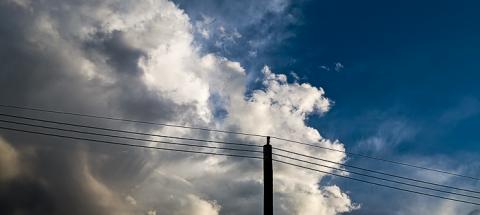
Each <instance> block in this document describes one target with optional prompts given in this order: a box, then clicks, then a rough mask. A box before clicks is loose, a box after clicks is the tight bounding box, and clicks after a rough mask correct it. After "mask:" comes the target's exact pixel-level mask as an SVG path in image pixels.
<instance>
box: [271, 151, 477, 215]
mask: <svg viewBox="0 0 480 215" xmlns="http://www.w3.org/2000/svg"><path fill="white" fill-rule="evenodd" d="M273 161H275V162H278V163H282V164H286V165H290V166H294V167H298V168H303V169H307V170H311V171H315V172H320V173H324V174H327V175H333V176H337V177H341V178H345V179H349V180H354V181H359V182H363V183H367V184H372V185H376V186H380V187H386V188H390V189H395V190H400V191H404V192H409V193H415V194H418V195H424V196H429V197H435V198H440V199H445V200H450V201H455V202H462V203H467V204H472V205H477V206H480V203H477V202H471V201H466V200H461V199H454V198H449V197H444V196H439V195H435V194H429V193H423V192H419V191H415V190H409V189H404V188H400V187H394V186H390V185H386V184H380V183H376V182H371V181H367V180H363V179H358V178H353V177H349V176H345V175H340V174H335V173H330V172H327V171H322V170H318V169H314V168H310V167H306V166H302V165H298V164H294V163H290V162H286V161H282V160H277V159H273Z"/></svg>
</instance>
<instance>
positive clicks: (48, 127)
mask: <svg viewBox="0 0 480 215" xmlns="http://www.w3.org/2000/svg"><path fill="white" fill-rule="evenodd" d="M0 122H6V123H11V124H17V125H25V126H31V127H36V128H46V129H52V130H58V131H67V132H73V133H79V134H88V135H96V136H103V137H113V138H120V139H127V140H136V141H144V142H152V143H162V144H169V145H181V146H192V147H198V148H209V149H222V150H230V151H241V152H254V153H263V152H262V151H259V150H249V149H237V148H228V147H218V146H201V145H195V144H188V143H176V142H168V141H159V140H149V139H142V138H134V137H125V136H118V135H110V134H101V133H95V132H88V131H79V130H72V129H65V128H57V127H51V126H44V125H35V124H28V123H23V122H14V121H8V120H2V119H0Z"/></svg>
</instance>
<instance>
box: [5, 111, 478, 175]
mask: <svg viewBox="0 0 480 215" xmlns="http://www.w3.org/2000/svg"><path fill="white" fill-rule="evenodd" d="M0 107H4V108H11V109H22V110H30V111H37V112H45V113H55V114H62V115H71V116H81V117H89V118H97V119H107V120H114V121H123V122H133V123H140V124H149V125H158V126H166V127H176V128H187V129H194V130H203V131H209V132H219V133H227V134H236V135H244V136H255V137H267V136H268V135H261V134H254V133H245V132H235V131H226V130H219V129H210V128H201V127H193V126H183V125H174V124H167V123H157V122H147V121H140V120H132V119H123V118H115V117H106V116H99V115H91V114H80V113H73V112H66V111H57V110H47V109H42V108H33V107H24V106H16V105H6V104H0ZM271 138H272V139H277V140H282V141H287V142H291V143H297V144H301V145H306V146H310V147H315V148H321V149H325V150H330V151H336V152H341V153H345V154H348V155H353V156H357V157H361V158H366V159H372V160H378V161H382V162H386V163H391V164H396V165H401V166H406V167H411V168H417V169H422V170H427V171H432V172H437V173H443V174H448V175H453V176H457V177H463V178H469V179H473V180H480V178H477V177H472V176H467V175H462V174H458V173H452V172H448V171H444V170H439V169H433V168H429V167H424V166H419V165H414V164H409V163H405V162H399V161H394V160H389V159H385V158H380V157H374V156H369V155H364V154H360V153H353V152H348V151H345V150H338V149H334V148H329V147H323V146H319V145H314V144H309V143H304V142H301V141H296V140H291V139H286V138H281V137H276V136H271Z"/></svg>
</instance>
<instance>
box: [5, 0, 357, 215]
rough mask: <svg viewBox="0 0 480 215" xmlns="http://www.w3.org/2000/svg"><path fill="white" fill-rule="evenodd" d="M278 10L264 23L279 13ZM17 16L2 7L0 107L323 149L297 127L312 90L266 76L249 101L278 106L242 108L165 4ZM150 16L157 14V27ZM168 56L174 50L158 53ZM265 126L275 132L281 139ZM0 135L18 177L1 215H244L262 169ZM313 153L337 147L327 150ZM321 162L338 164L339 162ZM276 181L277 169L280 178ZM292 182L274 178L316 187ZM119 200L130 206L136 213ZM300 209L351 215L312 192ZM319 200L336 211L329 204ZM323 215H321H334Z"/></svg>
mask: <svg viewBox="0 0 480 215" xmlns="http://www.w3.org/2000/svg"><path fill="white" fill-rule="evenodd" d="M277 6H278V7H274V8H273V9H272V11H270V12H275V13H277V12H279V11H280V10H281V9H282V8H283V6H282V5H277ZM25 7H27V6H20V7H19V6H18V5H15V3H12V2H7V3H5V2H2V3H0V17H1V18H3V19H2V23H1V24H0V56H1V57H2V64H0V72H1V73H0V86H1V89H2V90H0V98H2V99H1V103H6V104H15V105H22V106H34V107H46V108H49V109H57V110H69V111H73V112H80V113H90V114H97V115H107V116H118V117H125V118H135V119H141V120H148V121H156V122H166V123H168V122H174V123H176V124H187V125H198V126H212V127H217V126H218V127H219V128H222V126H224V127H223V128H237V129H240V130H242V131H248V130H258V131H261V132H264V131H266V132H268V131H276V132H278V133H281V134H284V133H287V132H291V131H302V132H303V131H305V130H308V131H309V133H307V134H305V135H303V136H302V138H304V139H308V140H312V141H313V140H319V139H322V138H321V136H320V135H319V133H318V131H316V130H315V129H313V128H309V127H307V126H306V125H305V124H304V116H306V115H308V114H313V113H316V112H324V111H326V110H327V109H328V102H326V101H327V99H326V98H324V93H323V90H321V88H316V87H313V86H311V85H308V84H303V85H301V86H300V84H292V85H288V84H287V83H286V80H283V79H282V81H279V80H277V79H280V77H284V76H281V75H275V74H273V73H269V74H270V75H271V76H272V77H274V79H271V80H269V83H270V84H271V87H275V90H270V91H268V92H264V91H261V90H259V91H256V94H255V96H256V99H257V100H262V99H271V100H276V103H277V104H276V106H275V107H271V106H269V105H270V103H268V104H267V103H261V102H256V101H253V100H247V99H245V95H244V93H245V88H244V84H245V74H244V70H243V68H241V66H240V65H239V64H238V63H234V62H231V61H228V60H226V59H223V58H221V57H216V56H200V55H199V54H198V53H197V50H196V49H195V47H193V45H192V43H193V42H194V41H192V40H191V26H190V24H189V22H188V21H189V19H188V17H187V16H186V15H185V14H183V12H182V11H180V10H178V8H177V7H175V5H173V4H171V3H170V2H168V1H164V0H159V1H145V2H143V1H142V2H134V1H132V2H124V1H118V2H117V1H106V2H105V1H94V0H92V1H54V0H52V1H32V2H31V3H30V4H28V7H30V9H26V8H25ZM152 8H156V9H158V8H159V9H158V10H153V9H152ZM159 11H161V12H164V13H162V14H161V15H159V14H160V12H159ZM270 12H269V13H270ZM262 16H263V15H262ZM130 21H131V23H130ZM141 25H144V26H142V27H143V28H141V27H139V26H141ZM99 32H100V33H99ZM127 34H128V35H127ZM138 37H141V38H142V40H141V41H140V42H139V41H137V40H135V38H138ZM242 38H243V37H242ZM143 39H144V40H143ZM145 41H146V42H145ZM143 42H144V43H143ZM171 46H175V47H174V48H171V49H168V48H164V47H171ZM149 75H150V76H149ZM205 76H207V77H205ZM220 86H223V88H222V87H220ZM266 87H267V88H268V87H269V86H266ZM215 91H217V92H219V97H221V98H219V99H218V101H229V102H231V103H228V102H225V104H224V103H221V104H216V105H218V106H217V107H218V109H219V110H223V111H224V112H225V113H226V114H225V116H224V117H223V118H225V119H224V121H222V122H221V123H224V124H223V125H222V124H221V123H220V122H217V121H215V118H213V117H212V116H211V115H213V114H212V112H211V111H212V110H211V109H210V107H211V106H215V105H211V104H210V102H216V101H215V99H212V98H211V97H210V96H211V95H212V94H213V92H215ZM289 92H290V93H289ZM296 93H298V95H302V96H296ZM277 94H278V95H277ZM297 97H298V98H299V99H294V98H297ZM284 98H291V99H290V100H292V101H294V102H299V103H301V104H292V103H291V102H287V101H283V99H284ZM280 101H281V102H280ZM219 103H220V102H219ZM227 103H228V104H227ZM217 107H216V108H217ZM292 107H296V108H295V111H294V112H295V114H292V113H291V112H293V111H291V112H288V113H283V112H282V110H283V109H284V108H290V109H291V108H292ZM317 109H319V110H317ZM258 110H263V111H264V112H256V111H258ZM2 111H7V110H4V109H2ZM213 111H215V110H213ZM8 112H9V113H13V114H28V115H33V116H42V117H43V118H49V119H56V120H62V121H69V122H80V123H84V124H91V125H97V126H105V127H113V128H119V129H127V128H128V129H132V130H138V131H145V132H147V131H148V132H158V131H161V132H162V133H165V134H175V135H182V136H190V135H191V136H196V137H199V136H200V137H203V138H222V139H226V140H235V139H234V138H232V137H231V136H229V135H225V136H223V135H215V136H213V135H210V134H207V133H205V132H185V131H180V130H174V129H165V128H159V127H156V128H155V127H147V126H138V125H134V124H120V123H116V122H108V121H103V120H102V121H100V120H93V119H78V118H74V117H65V116H63V117H60V116H54V115H46V114H38V113H32V112H25V111H18V110H9V111H8ZM255 115H256V116H257V117H260V118H262V117H264V119H263V120H261V121H262V123H252V121H250V120H248V117H251V116H255ZM271 119H275V120H277V121H275V122H273V121H271ZM222 120H223V119H222ZM244 120H245V121H244ZM2 125H3V124H2ZM273 125H275V126H279V125H285V126H286V127H287V126H288V130H282V129H281V128H275V127H272V126H273ZM8 126H12V125H8ZM12 127H13V126H12ZM22 128H23V127H22ZM41 130H42V129H41ZM42 131H45V130H42ZM0 132H1V134H2V136H3V137H4V138H5V140H6V141H7V142H9V143H10V144H11V146H12V147H13V148H14V149H15V151H16V152H17V153H18V155H19V157H20V158H21V159H20V161H19V162H20V163H21V167H22V171H21V173H20V174H18V175H16V176H15V177H14V178H13V179H9V180H8V181H6V182H1V183H0V198H1V199H2V200H3V199H5V198H7V196H10V195H12V192H14V191H17V192H16V194H15V195H14V196H12V198H11V199H9V200H7V201H0V208H1V209H0V210H3V211H2V212H5V213H2V214H15V213H20V212H25V213H35V214H93V215H95V214H145V213H147V212H148V211H152V210H155V211H156V213H157V214H173V211H179V214H192V213H194V212H195V213H199V214H200V213H201V212H202V211H203V212H205V213H208V214H215V213H217V212H218V211H220V212H221V213H232V214H252V213H255V212H256V211H259V210H261V201H259V200H260V199H261V190H260V185H261V180H260V178H261V176H260V175H259V169H260V166H261V163H260V162H257V161H250V160H240V159H220V158H206V157H204V156H198V155H186V154H174V153H162V152H151V151H145V150H135V149H130V148H125V147H112V146H105V145H101V144H96V143H87V142H86V141H72V140H63V139H58V138H55V139H54V138H48V137H38V136H33V135H18V134H17V133H12V132H6V131H0ZM105 139H109V140H112V138H105ZM236 140H239V141H240V140H241V141H245V142H248V141H253V140H251V139H243V138H238V137H236ZM115 141H119V140H115ZM132 143H133V142H132ZM145 144H146V143H145ZM322 144H326V145H331V146H333V147H338V148H341V147H342V145H341V144H337V143H331V142H329V141H327V140H325V141H324V142H323V143H322ZM325 156H327V157H328V156H330V157H331V158H332V159H334V160H342V159H343V156H344V155H338V154H335V155H333V154H325ZM0 162H2V163H3V161H0ZM5 163H6V162H5ZM285 169H286V168H282V169H279V173H282V171H283V170H285ZM156 171H163V172H165V173H164V174H157V173H156ZM284 174H286V173H284ZM299 174H300V177H303V178H304V179H305V180H303V181H300V182H298V181H294V182H292V181H289V180H290V178H289V177H286V176H284V178H283V179H281V180H286V181H285V182H284V183H283V186H285V187H286V188H289V189H292V187H296V186H301V187H303V189H314V190H315V189H316V187H314V188H312V187H310V186H309V184H315V183H316V181H317V180H319V177H320V176H317V175H313V174H304V173H299ZM165 184H168V185H169V186H165ZM188 184H191V186H188ZM294 191H295V190H292V193H293V192H294ZM159 193H165V194H168V195H167V196H162V195H159ZM279 195H284V196H286V198H285V201H284V203H285V204H286V205H289V206H291V207H297V206H298V205H297V204H295V203H294V202H292V200H293V199H295V198H293V197H291V196H290V197H289V195H290V194H289V193H284V194H279ZM128 196H130V197H131V198H133V199H135V202H136V204H135V205H133V204H131V202H132V201H131V198H127V197H128ZM305 197H306V198H310V199H313V200H312V201H318V202H319V205H323V206H325V207H326V208H329V207H333V208H341V209H339V210H342V211H345V210H351V209H352V208H351V207H349V206H350V201H349V199H340V200H338V199H335V198H332V199H328V197H324V196H323V195H322V191H318V190H315V192H313V193H311V194H308V195H307V194H305V195H304V196H299V197H298V198H305ZM127 199H130V201H128V200H127ZM237 199H238V200H239V202H237V201H236V200H237ZM20 200H26V202H22V201H20ZM326 200H329V201H330V200H332V201H337V200H338V201H337V203H335V204H334V203H332V202H329V201H326ZM129 202H130V203H129ZM182 204H183V205H182ZM337 204H339V205H337ZM183 206H185V207H183ZM298 207H300V206H298ZM182 208H186V210H183V209H182ZM278 210H279V214H281V213H283V214H288V213H289V212H290V210H294V209H288V210H287V209H285V208H280V209H278ZM336 210H337V209H333V210H331V211H336ZM192 211H193V212H192ZM331 211H327V212H325V213H323V214H326V215H330V214H335V213H336V212H331Z"/></svg>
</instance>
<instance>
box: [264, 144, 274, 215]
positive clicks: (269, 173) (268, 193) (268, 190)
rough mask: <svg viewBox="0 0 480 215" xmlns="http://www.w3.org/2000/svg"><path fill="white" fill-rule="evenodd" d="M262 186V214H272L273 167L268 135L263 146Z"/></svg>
mask: <svg viewBox="0 0 480 215" xmlns="http://www.w3.org/2000/svg"><path fill="white" fill-rule="evenodd" d="M263 187H264V188H263V189H264V190H263V214H264V215H273V168H272V145H270V136H268V137H267V144H266V145H264V146H263Z"/></svg>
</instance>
